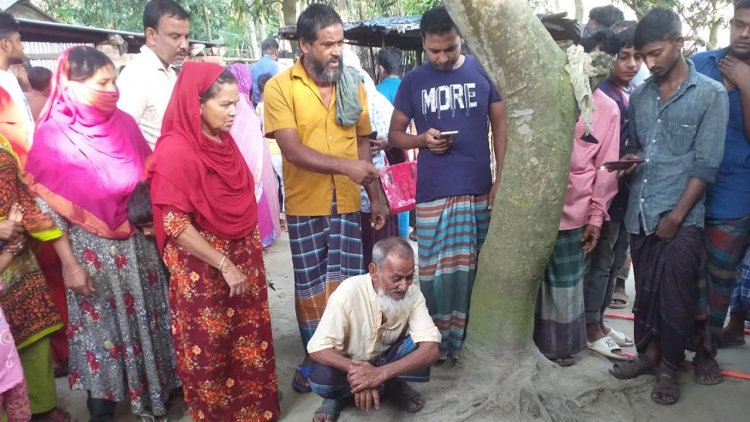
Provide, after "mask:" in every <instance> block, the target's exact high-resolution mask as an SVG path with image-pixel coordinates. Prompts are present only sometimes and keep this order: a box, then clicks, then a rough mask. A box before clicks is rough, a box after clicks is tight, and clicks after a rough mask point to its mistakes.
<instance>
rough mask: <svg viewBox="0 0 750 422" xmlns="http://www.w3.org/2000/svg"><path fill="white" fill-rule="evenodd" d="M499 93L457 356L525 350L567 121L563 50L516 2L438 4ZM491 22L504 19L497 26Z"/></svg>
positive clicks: (480, 359)
mask: <svg viewBox="0 0 750 422" xmlns="http://www.w3.org/2000/svg"><path fill="white" fill-rule="evenodd" d="M444 4H445V6H446V7H447V9H448V11H449V13H450V14H451V16H452V17H453V19H454V21H455V23H456V26H457V27H458V28H459V30H460V32H461V34H462V36H463V37H464V38H465V39H466V41H467V42H468V44H469V46H470V47H471V50H472V51H473V52H474V54H475V57H476V58H477V59H478V60H479V62H480V63H481V64H482V66H483V67H484V69H485V70H486V71H487V74H488V75H489V77H490V79H491V80H492V81H493V82H494V83H495V85H496V86H497V88H498V90H499V91H500V92H501V94H502V96H503V100H504V101H505V107H506V110H507V119H508V153H507V156H506V159H505V165H504V170H503V175H502V184H501V186H500V191H499V194H498V195H497V197H496V198H495V203H494V206H493V213H492V220H491V222H490V228H489V233H488V236H487V241H486V242H485V243H484V246H483V248H482V252H481V254H480V256H479V268H478V273H477V277H476V281H475V283H474V290H473V293H472V299H471V310H470V318H469V322H468V327H467V330H468V331H467V338H466V343H465V345H464V352H463V353H462V359H463V360H464V361H465V362H466V363H467V364H468V365H475V366H476V365H481V364H483V363H486V362H487V361H488V360H491V359H493V358H495V357H499V356H507V355H508V353H514V354H518V355H519V356H520V355H523V354H524V353H526V352H528V351H530V350H534V349H535V346H534V343H533V341H532V336H533V330H534V305H535V301H536V297H537V292H538V289H539V283H540V281H541V279H542V277H543V272H544V268H545V266H546V264H547V261H548V260H549V257H550V254H551V252H552V246H553V243H554V240H555V237H556V235H557V232H558V226H559V223H560V215H561V212H562V205H563V198H564V194H565V190H566V186H567V173H568V167H569V164H570V152H571V139H572V137H573V125H574V123H575V115H574V109H575V106H574V99H573V91H572V87H571V85H570V81H569V78H568V76H567V74H566V73H565V70H564V66H565V63H566V61H567V60H566V56H565V54H564V53H563V51H562V50H560V48H559V47H558V46H557V44H556V43H555V42H554V41H553V40H552V38H551V36H550V35H549V33H548V32H547V31H546V30H545V28H544V26H543V25H542V23H541V22H540V21H539V19H537V17H536V16H535V15H534V13H533V11H532V10H531V8H530V7H529V5H528V3H527V2H526V1H524V0H445V1H444ZM498 22H503V24H502V25H498Z"/></svg>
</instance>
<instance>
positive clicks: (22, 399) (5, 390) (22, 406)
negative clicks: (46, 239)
mask: <svg viewBox="0 0 750 422" xmlns="http://www.w3.org/2000/svg"><path fill="white" fill-rule="evenodd" d="M8 220H11V221H15V222H17V223H20V222H21V221H22V220H23V210H22V209H21V207H20V206H19V205H18V204H14V205H13V206H12V207H11V209H10V213H9V214H8ZM21 248H23V236H20V237H19V238H18V240H16V241H14V242H12V243H10V244H7V245H5V246H4V247H3V250H2V252H1V253H0V273H1V272H2V271H3V270H4V269H5V267H7V266H8V264H9V263H10V261H12V260H13V255H14V254H15V253H17V252H20V250H21ZM2 288H3V283H2V280H0V290H2ZM3 415H4V416H5V418H7V421H8V422H27V421H29V420H31V406H30V405H29V392H28V389H27V388H26V381H25V380H24V377H23V368H22V367H21V358H20V357H19V356H18V351H17V350H16V342H15V341H14V340H13V335H12V334H11V332H10V327H9V326H8V321H7V320H6V319H5V315H4V314H3V310H2V309H1V308H0V418H1V417H2V416H3Z"/></svg>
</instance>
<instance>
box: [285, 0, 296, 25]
mask: <svg viewBox="0 0 750 422" xmlns="http://www.w3.org/2000/svg"><path fill="white" fill-rule="evenodd" d="M281 11H282V12H283V13H284V25H294V24H296V23H297V0H282V2H281Z"/></svg>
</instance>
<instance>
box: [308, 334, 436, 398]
mask: <svg viewBox="0 0 750 422" xmlns="http://www.w3.org/2000/svg"><path fill="white" fill-rule="evenodd" d="M415 350H417V346H416V344H414V341H412V339H411V337H409V336H405V337H404V338H402V339H401V340H399V341H397V342H396V343H395V344H394V345H393V346H391V347H389V348H388V350H386V351H385V353H383V354H382V355H380V356H378V357H377V358H375V360H374V361H373V362H370V363H371V364H372V365H373V366H376V367H380V366H384V365H387V364H389V363H392V362H395V361H397V360H399V359H403V358H404V357H405V356H406V355H408V354H409V353H411V352H413V351H415ZM395 380H397V381H404V382H428V381H429V380H430V367H429V366H427V367H425V368H422V369H419V370H417V371H414V372H412V373H410V374H404V375H401V376H399V377H397V378H395ZM310 387H311V388H312V389H313V391H314V392H315V393H316V394H318V395H319V396H321V397H323V398H324V399H334V400H341V399H344V398H347V397H350V396H351V395H352V388H351V385H350V384H349V381H348V380H347V373H346V372H344V371H341V370H339V369H336V368H333V367H331V366H326V365H322V364H316V366H315V369H313V371H312V374H310ZM378 390H379V391H380V394H381V395H382V394H383V392H384V390H385V385H381V386H379V388H378Z"/></svg>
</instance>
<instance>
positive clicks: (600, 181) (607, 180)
mask: <svg viewBox="0 0 750 422" xmlns="http://www.w3.org/2000/svg"><path fill="white" fill-rule="evenodd" d="M599 142H601V146H600V149H599V153H598V154H597V155H596V157H594V168H595V169H596V178H595V179H594V191H593V193H592V195H591V205H590V207H589V213H588V224H591V225H594V226H596V227H600V228H601V227H602V224H604V220H605V219H607V218H608V217H609V215H608V214H607V210H608V209H609V204H610V203H611V202H612V199H614V197H615V195H617V176H616V175H615V173H612V172H609V171H603V170H599V167H601V165H602V164H604V163H606V162H607V161H616V160H617V159H618V158H619V155H620V110H619V109H618V108H617V107H614V108H613V109H612V112H611V113H610V115H609V119H608V123H607V131H606V132H605V135H604V137H603V138H602V139H600V140H599Z"/></svg>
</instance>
